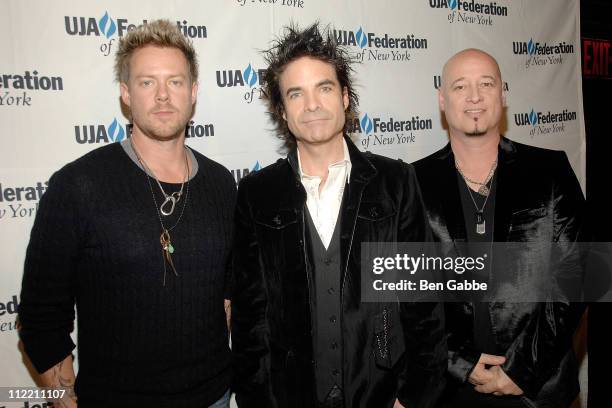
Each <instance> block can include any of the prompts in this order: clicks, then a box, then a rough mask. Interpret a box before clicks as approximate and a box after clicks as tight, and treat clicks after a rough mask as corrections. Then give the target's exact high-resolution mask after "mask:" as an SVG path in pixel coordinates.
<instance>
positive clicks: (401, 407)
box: [393, 399, 404, 408]
mask: <svg viewBox="0 0 612 408" xmlns="http://www.w3.org/2000/svg"><path fill="white" fill-rule="evenodd" d="M393 408H404V406H403V405H402V404H401V403H400V402H399V400H398V399H396V400H395V404H393Z"/></svg>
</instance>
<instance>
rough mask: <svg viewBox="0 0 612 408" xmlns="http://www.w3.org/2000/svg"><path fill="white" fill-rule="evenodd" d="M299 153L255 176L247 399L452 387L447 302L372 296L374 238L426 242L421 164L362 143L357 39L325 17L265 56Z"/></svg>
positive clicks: (364, 398)
mask: <svg viewBox="0 0 612 408" xmlns="http://www.w3.org/2000/svg"><path fill="white" fill-rule="evenodd" d="M265 56H266V59H267V62H268V64H269V67H268V69H267V70H266V72H265V74H264V80H265V83H266V85H265V87H266V89H265V91H266V92H265V93H266V95H267V97H268V103H269V109H270V112H271V114H272V118H273V121H274V123H275V124H276V127H277V131H278V135H279V137H280V138H281V139H282V140H283V142H284V145H285V148H286V149H287V150H288V152H289V154H288V156H287V158H286V159H282V160H279V161H278V162H277V163H275V164H273V165H271V166H268V167H266V168H264V169H262V170H260V171H259V172H257V173H253V174H252V175H249V176H248V177H246V178H244V179H242V181H241V183H240V187H239V192H238V196H239V197H238V206H237V210H236V217H237V219H236V231H235V237H236V241H235V244H234V257H233V258H234V261H233V268H234V271H235V281H236V286H235V292H234V297H233V305H232V313H233V320H232V321H233V323H232V325H233V326H232V341H233V353H234V363H235V374H236V397H237V402H238V404H239V406H240V407H279V408H280V407H292V408H296V407H389V408H391V407H402V406H405V407H428V406H431V405H433V403H434V401H435V399H436V396H437V395H438V393H439V390H440V389H441V388H442V387H443V381H442V374H443V372H444V370H445V367H446V349H445V346H444V344H445V343H444V333H443V331H442V323H441V319H440V317H439V316H438V313H439V311H440V307H439V306H438V305H430V304H418V305H414V304H411V305H409V304H401V303H398V302H394V303H362V302H361V274H360V267H361V243H362V242H393V241H417V242H419V241H425V240H427V237H428V236H429V231H428V226H427V222H426V218H425V214H424V209H423V205H422V201H421V197H420V192H419V189H418V185H417V181H416V178H415V175H414V171H413V168H412V167H411V166H410V165H408V164H405V163H402V162H400V161H396V160H391V159H388V158H384V157H381V156H377V155H374V154H370V153H365V154H364V153H362V152H360V151H359V150H358V149H357V148H356V147H355V145H354V144H353V143H352V142H351V140H350V139H349V138H348V137H347V130H348V128H349V126H350V124H351V123H352V121H351V118H352V117H353V116H354V112H355V109H356V107H357V95H356V94H355V92H354V90H353V86H352V69H351V67H350V61H349V57H348V55H347V53H346V51H345V50H344V49H342V48H341V47H339V46H338V45H337V44H336V41H335V40H334V38H333V37H332V36H331V35H330V34H329V31H328V30H326V32H325V33H323V34H322V33H321V29H320V28H319V25H318V24H317V23H315V24H313V25H311V26H310V27H308V28H306V29H304V30H299V29H297V28H296V27H288V28H286V30H285V32H284V35H283V36H282V37H281V38H279V39H278V40H277V41H276V42H275V44H274V45H273V47H272V48H270V49H269V50H268V51H266V53H265Z"/></svg>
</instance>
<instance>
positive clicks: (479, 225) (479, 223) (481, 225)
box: [459, 172, 493, 235]
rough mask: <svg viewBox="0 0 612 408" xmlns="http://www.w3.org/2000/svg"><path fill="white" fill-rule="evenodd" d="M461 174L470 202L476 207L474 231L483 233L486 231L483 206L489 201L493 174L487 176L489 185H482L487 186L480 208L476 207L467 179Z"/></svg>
mask: <svg viewBox="0 0 612 408" xmlns="http://www.w3.org/2000/svg"><path fill="white" fill-rule="evenodd" d="M459 173H461V172H459ZM461 176H462V177H463V181H465V187H466V188H467V189H468V193H469V195H470V198H471V199H472V202H473V203H474V208H476V213H475V217H476V233H477V234H479V235H484V234H485V233H486V232H487V230H486V225H485V218H484V208H485V206H486V205H487V201H489V193H490V191H491V188H492V187H493V175H491V177H489V181H491V185H490V186H489V187H487V186H486V185H485V186H484V187H486V188H487V194H486V195H485V200H484V203H482V207H480V208H478V204H476V200H475V199H474V195H473V194H472V189H471V188H470V186H469V185H468V183H467V181H468V180H467V179H466V178H465V177H464V176H463V174H461ZM483 195H484V194H483Z"/></svg>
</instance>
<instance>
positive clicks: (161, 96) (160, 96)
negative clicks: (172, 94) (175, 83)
mask: <svg viewBox="0 0 612 408" xmlns="http://www.w3.org/2000/svg"><path fill="white" fill-rule="evenodd" d="M155 100H156V101H158V102H166V101H167V100H168V86H167V85H166V84H165V83H164V82H160V83H159V85H158V86H157V92H156V93H155Z"/></svg>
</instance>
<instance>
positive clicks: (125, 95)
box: [119, 82, 130, 106]
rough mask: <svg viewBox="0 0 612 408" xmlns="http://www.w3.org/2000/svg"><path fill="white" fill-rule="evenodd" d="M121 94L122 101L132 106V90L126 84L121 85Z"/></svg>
mask: <svg viewBox="0 0 612 408" xmlns="http://www.w3.org/2000/svg"><path fill="white" fill-rule="evenodd" d="M119 92H120V93H121V100H122V101H123V103H124V104H125V105H126V106H130V90H129V89H128V86H127V84H126V83H125V82H121V83H120V84H119Z"/></svg>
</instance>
